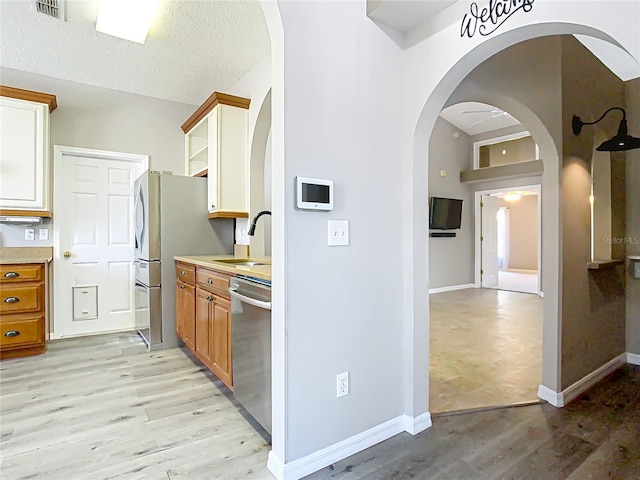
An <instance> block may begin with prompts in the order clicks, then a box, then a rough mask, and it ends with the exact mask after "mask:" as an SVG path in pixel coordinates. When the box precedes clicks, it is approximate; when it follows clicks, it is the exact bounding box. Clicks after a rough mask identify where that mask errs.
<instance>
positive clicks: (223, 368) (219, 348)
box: [211, 295, 233, 387]
mask: <svg viewBox="0 0 640 480" xmlns="http://www.w3.org/2000/svg"><path fill="white" fill-rule="evenodd" d="M211 327H212V330H213V332H212V333H213V335H212V341H213V342H212V347H213V348H212V352H211V357H212V363H211V370H212V371H213V373H215V374H216V376H217V377H218V378H219V379H220V380H222V382H223V383H224V384H225V385H226V386H228V387H231V386H232V385H233V372H232V368H231V302H229V300H226V299H224V298H222V297H218V296H217V295H214V302H213V314H212V324H211Z"/></svg>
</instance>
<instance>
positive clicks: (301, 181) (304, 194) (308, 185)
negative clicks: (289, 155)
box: [296, 177, 333, 210]
mask: <svg viewBox="0 0 640 480" xmlns="http://www.w3.org/2000/svg"><path fill="white" fill-rule="evenodd" d="M296 207H297V208H299V209H302V210H333V181H332V180H324V179H322V178H309V177H296Z"/></svg>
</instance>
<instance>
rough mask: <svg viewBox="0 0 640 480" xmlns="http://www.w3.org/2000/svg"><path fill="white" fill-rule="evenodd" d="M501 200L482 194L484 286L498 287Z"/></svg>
mask: <svg viewBox="0 0 640 480" xmlns="http://www.w3.org/2000/svg"><path fill="white" fill-rule="evenodd" d="M499 208H500V200H499V199H498V198H497V197H492V196H491V195H482V208H481V210H480V211H481V216H482V219H481V221H482V232H481V235H482V266H481V268H482V277H481V278H482V286H483V287H485V288H497V287H498V221H497V220H498V209H499Z"/></svg>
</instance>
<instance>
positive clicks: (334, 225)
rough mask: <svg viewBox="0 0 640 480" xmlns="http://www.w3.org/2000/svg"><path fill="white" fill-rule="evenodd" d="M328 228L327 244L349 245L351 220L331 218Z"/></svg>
mask: <svg viewBox="0 0 640 480" xmlns="http://www.w3.org/2000/svg"><path fill="white" fill-rule="evenodd" d="M327 230H328V231H327V245H329V246H331V247H335V246H345V245H349V220H329V221H328V229H327Z"/></svg>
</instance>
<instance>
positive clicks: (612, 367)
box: [538, 353, 631, 407]
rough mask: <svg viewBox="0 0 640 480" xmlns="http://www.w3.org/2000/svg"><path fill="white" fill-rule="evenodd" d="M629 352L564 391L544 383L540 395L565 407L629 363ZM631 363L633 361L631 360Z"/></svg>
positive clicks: (554, 403) (540, 387) (540, 388)
mask: <svg viewBox="0 0 640 480" xmlns="http://www.w3.org/2000/svg"><path fill="white" fill-rule="evenodd" d="M628 355H629V354H628V353H622V354H620V355H618V356H617V357H615V358H614V359H612V360H609V361H608V362H607V363H605V364H604V365H602V366H601V367H600V368H598V369H597V370H594V371H593V372H591V373H590V374H589V375H586V376H584V377H582V378H581V379H580V380H578V381H577V382H575V383H574V384H573V385H571V386H569V387H567V388H565V389H564V390H563V391H562V392H560V393H557V392H554V391H553V390H551V389H550V388H548V387H545V386H544V385H540V386H539V387H538V397H540V398H541V399H543V400H546V401H547V402H549V403H550V404H551V405H553V406H554V407H564V406H565V405H567V404H568V403H569V402H571V401H572V400H575V399H576V397H578V396H579V395H580V394H582V393H584V392H586V391H587V390H588V389H590V388H591V387H593V386H594V385H595V384H596V383H598V382H599V381H600V380H602V379H603V378H604V377H606V376H607V375H609V374H610V373H613V372H614V371H616V370H617V369H618V368H620V367H621V366H623V365H624V364H625V363H627V361H628V360H627V358H628ZM629 363H631V362H629Z"/></svg>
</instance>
